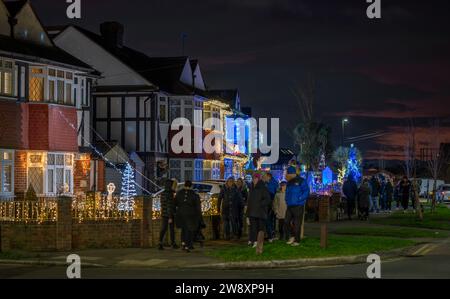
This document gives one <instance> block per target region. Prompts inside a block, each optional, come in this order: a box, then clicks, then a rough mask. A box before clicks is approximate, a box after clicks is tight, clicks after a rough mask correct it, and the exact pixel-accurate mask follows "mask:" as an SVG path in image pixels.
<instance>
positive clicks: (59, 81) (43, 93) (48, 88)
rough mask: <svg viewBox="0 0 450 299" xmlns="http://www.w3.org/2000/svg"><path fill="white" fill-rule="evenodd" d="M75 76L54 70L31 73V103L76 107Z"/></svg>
mask: <svg viewBox="0 0 450 299" xmlns="http://www.w3.org/2000/svg"><path fill="white" fill-rule="evenodd" d="M73 87H74V75H73V73H72V72H66V71H63V70H58V69H54V68H48V69H47V68H40V67H33V68H31V71H30V83H29V91H30V101H32V102H50V103H58V104H64V105H74V102H75V101H74V90H73V89H74V88H73Z"/></svg>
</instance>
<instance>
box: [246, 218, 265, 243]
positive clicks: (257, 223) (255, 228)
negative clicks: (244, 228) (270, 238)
mask: <svg viewBox="0 0 450 299" xmlns="http://www.w3.org/2000/svg"><path fill="white" fill-rule="evenodd" d="M249 219H250V237H249V241H251V242H256V240H257V238H258V232H260V231H265V227H266V220H264V219H261V218H254V217H250V218H249Z"/></svg>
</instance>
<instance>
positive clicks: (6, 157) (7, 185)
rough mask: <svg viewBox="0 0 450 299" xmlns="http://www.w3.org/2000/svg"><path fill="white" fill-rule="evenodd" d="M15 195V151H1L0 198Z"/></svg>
mask: <svg viewBox="0 0 450 299" xmlns="http://www.w3.org/2000/svg"><path fill="white" fill-rule="evenodd" d="M13 193H14V151H12V150H2V149H0V196H11V195H13Z"/></svg>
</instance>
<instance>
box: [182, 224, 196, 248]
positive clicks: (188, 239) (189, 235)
mask: <svg viewBox="0 0 450 299" xmlns="http://www.w3.org/2000/svg"><path fill="white" fill-rule="evenodd" d="M194 236H195V232H194V231H190V230H188V229H187V228H185V227H183V228H182V229H181V242H183V243H184V246H185V247H188V248H192V247H193V241H194Z"/></svg>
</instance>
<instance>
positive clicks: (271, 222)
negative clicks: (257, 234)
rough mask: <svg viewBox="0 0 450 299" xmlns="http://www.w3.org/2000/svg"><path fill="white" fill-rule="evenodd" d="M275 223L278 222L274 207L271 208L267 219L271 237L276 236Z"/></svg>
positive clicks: (268, 231) (268, 232) (268, 233)
mask: <svg viewBox="0 0 450 299" xmlns="http://www.w3.org/2000/svg"><path fill="white" fill-rule="evenodd" d="M275 223H276V217H275V213H274V212H273V210H272V208H270V209H269V212H268V213H267V219H266V232H267V237H268V238H269V239H272V238H273V237H275Z"/></svg>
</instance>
